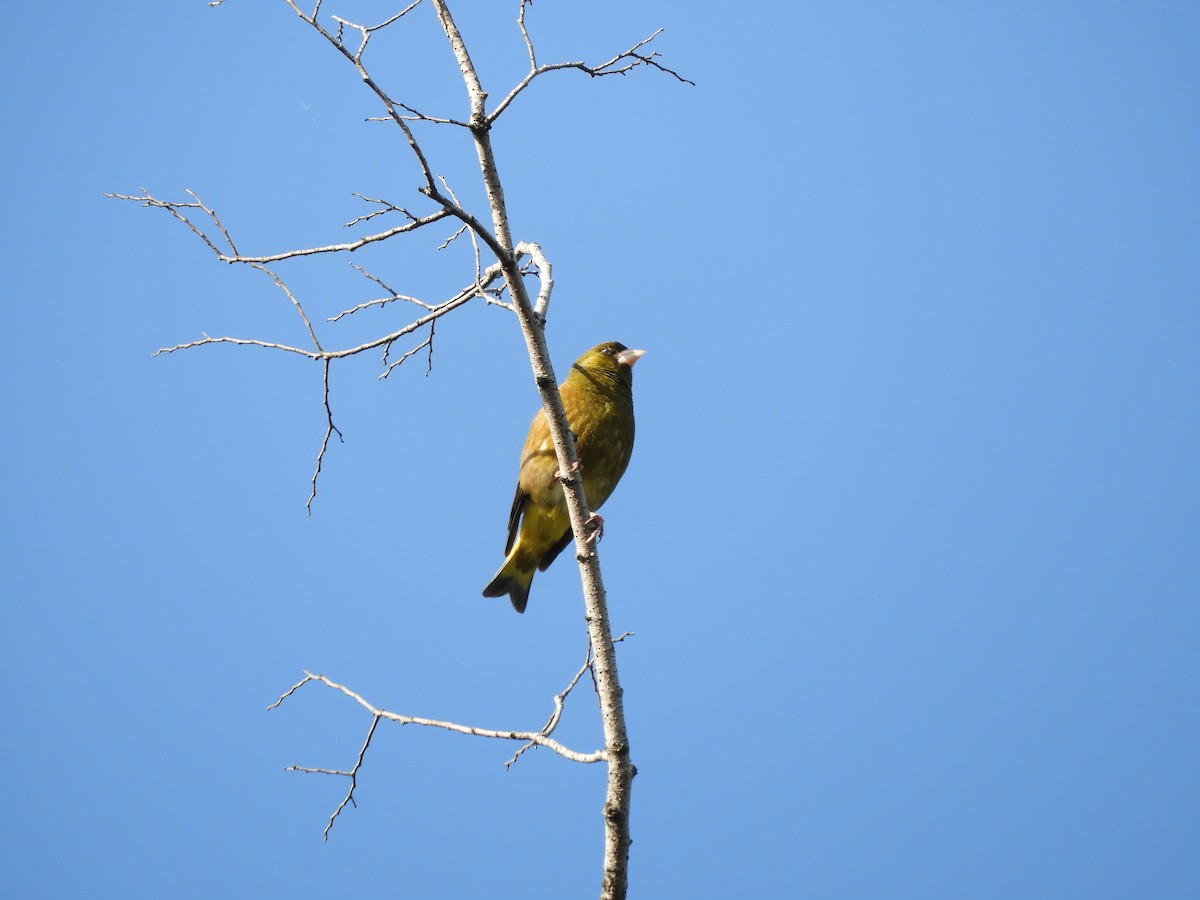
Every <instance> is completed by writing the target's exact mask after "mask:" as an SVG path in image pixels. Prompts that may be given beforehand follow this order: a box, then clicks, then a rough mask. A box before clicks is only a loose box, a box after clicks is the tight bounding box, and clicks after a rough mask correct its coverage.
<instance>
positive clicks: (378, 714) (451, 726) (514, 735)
mask: <svg viewBox="0 0 1200 900" xmlns="http://www.w3.org/2000/svg"><path fill="white" fill-rule="evenodd" d="M590 661H591V651H590V649H589V652H588V662H587V663H585V664H584V667H583V668H582V669H580V670H579V672H578V673H577V674H576V675H575V678H574V679H572V681H571V684H570V685H569V686H568V687H567V689H566V691H564V692H563V693H562V694H561V695H559V697H558V698H555V700H556V709H558V708H559V707H561V700H560V698H565V696H566V694H568V693H569V692H570V690H571V688H573V687H574V686H575V684H576V683H577V682H578V681H579V679H580V677H582V675H583V673H584V672H585V671H586V670H587V668H588V665H590ZM309 682H319V683H321V684H323V685H325V686H326V687H328V688H331V689H333V690H335V691H340V692H341V693H342V694H344V695H345V696H347V697H349V698H350V699H351V700H353V701H354V702H355V703H357V704H358V705H359V706H361V707H362V708H363V709H365V710H366V711H367V712H369V713H370V714H371V725H370V727H369V728H368V729H367V736H366V738H365V739H364V740H363V743H362V747H361V748H360V749H359V751H358V756H357V757H356V759H355V761H354V765H353V766H352V767H351V768H350V769H324V768H316V767H311V766H297V765H291V766H287V767H286V768H285V769H284V771H285V772H305V773H309V774H315V775H339V776H342V777H344V778H349V779H350V788H349V790H347V792H346V796H345V797H344V798H343V799H342V801H341V803H339V804H338V806H337V808H336V809H335V810H334V811H333V814H332V815H331V816H330V817H329V823H328V824H327V825H326V826H325V832H324V835H325V839H326V840H328V839H329V832H330V829H332V828H333V823H334V821H335V820H336V819H337V817H338V816H339V815H341V813H342V810H344V809H345V808H346V806H347V805H348V804H353V803H354V791H355V789H356V788H357V787H358V773H359V771H361V769H362V765H363V762H364V760H365V759H366V755H367V750H368V749H369V748H370V746H371V740H372V738H374V736H375V729H376V728H377V727H378V725H379V722H380V720H382V719H387V720H389V721H392V722H397V723H399V724H400V725H421V726H424V727H426V728H437V729H441V730H443V731H452V732H455V733H457V734H469V735H473V736H474V737H482V738H491V739H493V740H501V741H521V742H522V743H524V744H525V745H526V746H525V747H522V748H521V750H520V751H518V753H517V755H518V756H519V755H520V753H521V752H523V751H524V750H525V749H527V748H528V747H530V746H538V747H545V748H546V749H547V750H552V751H553V752H554V753H557V754H558V755H559V756H561V757H563V758H564V759H569V760H571V761H572V762H577V763H598V762H605V761H606V760H607V759H608V753H607V751H605V750H594V751H592V752H591V753H582V752H580V751H578V750H572V749H571V748H570V747H567V746H566V745H565V744H562V743H560V742H559V741H556V740H554V739H553V738H552V737H550V736H549V733H548V730H547V729H549V731H552V730H553V727H551V725H550V723H547V728H544V729H543V730H542V731H515V730H504V729H495V728H479V727H477V726H474V725H461V724H459V723H457V722H445V721H441V720H439V719H427V718H424V717H422V716H408V715H403V714H402V713H395V712H391V711H389V710H386V709H382V708H380V707H376V706H374V705H372V704H371V703H369V702H367V700H365V699H364V698H363V696H362V695H361V694H359V693H357V692H356V691H352V690H351V689H350V688H348V687H346V686H345V685H344V684H338V683H337V682H336V681H333V680H332V679H330V678H327V677H325V676H324V675H317V674H313V673H312V672H309V671H305V673H304V677H303V678H302V679H300V680H299V681H298V682H296V683H295V684H294V685H292V686H291V687H290V688H288V689H287V690H286V691H284V692H283V694H281V695H280V697H279V699H278V700H276V701H275V702H274V703H272V704H271V705H270V706H268V707H267V709H268V710H272V709H276V708H277V707H279V706H281V705H282V704H283V702H284V701H285V700H287V699H288V698H289V697H291V696H292V695H293V694H294V693H296V691H298V690H299V689H300V688H302V687H304V685H306V684H308V683H309ZM551 720H552V722H553V724H555V725H556V724H557V722H558V719H557V716H552V717H551ZM515 759H516V757H515V756H514V757H513V759H511V760H509V761H508V762H507V763H505V768H508V767H509V766H510V765H512V763H513V762H514V761H515Z"/></svg>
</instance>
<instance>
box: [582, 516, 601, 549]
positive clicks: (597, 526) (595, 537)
mask: <svg viewBox="0 0 1200 900" xmlns="http://www.w3.org/2000/svg"><path fill="white" fill-rule="evenodd" d="M583 524H584V525H586V526H587V527H588V528H590V529H591V533H590V534H589V535H588V538H587V542H588V543H589V544H590V543H593V542H595V543H597V544H598V543H600V538H602V537H604V517H603V516H601V515H600V513H592V514H591V516H589V517H588V520H587V521H586V522H584V523H583Z"/></svg>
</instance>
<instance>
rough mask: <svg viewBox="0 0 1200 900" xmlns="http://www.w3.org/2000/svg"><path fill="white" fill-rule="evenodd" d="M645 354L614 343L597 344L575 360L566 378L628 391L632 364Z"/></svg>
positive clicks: (631, 376)
mask: <svg viewBox="0 0 1200 900" xmlns="http://www.w3.org/2000/svg"><path fill="white" fill-rule="evenodd" d="M645 353H646V351H645V350H630V349H629V348H628V347H626V346H625V345H624V344H619V343H617V342H616V341H609V342H608V343H607V344H598V345H597V346H595V347H593V348H592V349H591V350H589V351H588V352H587V353H585V354H583V356H581V357H579V359H577V360H575V364H574V365H573V366H571V374H570V375H568V376H567V377H568V378H576V377H584V378H587V380H588V381H591V382H592V383H593V384H597V385H600V384H616V385H622V386H624V387H625V388H626V389H629V388H630V387H631V386H632V385H633V367H634V364H636V363H637V361H638V360H639V359H641V358H642V356H644V355H645Z"/></svg>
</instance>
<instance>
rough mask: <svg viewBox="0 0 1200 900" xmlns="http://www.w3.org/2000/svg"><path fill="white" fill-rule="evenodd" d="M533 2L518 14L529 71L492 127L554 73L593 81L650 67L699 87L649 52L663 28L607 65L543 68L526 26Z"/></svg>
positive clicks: (501, 104) (499, 109) (526, 1)
mask: <svg viewBox="0 0 1200 900" xmlns="http://www.w3.org/2000/svg"><path fill="white" fill-rule="evenodd" d="M530 3H531V0H522V2H521V10H520V12H519V13H518V14H517V27H518V28H520V30H521V38H522V40H524V42H525V50H526V53H528V55H529V71H528V72H526V73H525V77H524V78H522V79H521V80H520V81H519V82H517V84H516V85H515V86H514V87H513V89H512V90H511V91H509V92H508V95H507V96H506V97H505V98H504V99H503V100H501V101H500V102H499V103H498V104H497V105H496V108H495V109H493V110H492V111H491V113H490V114H489V115H488V117H487V123H488V124H489V125H491V124H492V123H494V122H495V121H496V120H497V119H498V118H500V115H501V113H503V112H504V110H506V109H508V107H509V105H510V104H511V103H512V102H513V101H514V100H516V99H517V97H518V96H519V95H520V94H521V92H522V91H524V90H525V89H526V88H527V87H529V85H531V84H533V82H534V80H535V79H537V78H539V77H541V76H542V75H546V74H548V73H550V72H560V71H562V70H564V69H576V70H578V71H580V72H583V73H585V74H587V75H589V76H591V77H592V78H602V77H603V76H605V75H625V74H627V73H629V72H631V71H633V70H634V69H636V68H637V67H638V66H647V67H649V68H651V69H657V70H658V71H660V72H662V73H664V74H666V75H670V76H671V77H672V78H674V79H675V80H676V81H679V82H680V83H682V84H690V85H691V86H692V87H695V86H696V82H694V81H692V80H690V79H688V78H684V77H683V76H682V75H680V74H679V73H678V72H676V71H675V70H674V69H670V68H668V67H667V66H664V65H663V64H662V63H661V62H659V59H660V58H661V56H662V54H660V53H659V52H658V51H657V50H655V51H650V52H646V50H645V48H646V47H648V46H649V44H650V43H652V42H653V41H654V39H655V38H657V37H658V36H659V35H660V34H662V33H663V29H661V28H660V29H658V30H657V31H656V32H654V33H653V34H652V35H650V36H649V37H647V38H643V39H642V40H640V41H638V42H637V43H636V44H634V45H633V46H632V47H630V48H629V49H628V50H623V51H621V52H620V53H618V54H617V55H616V56H613V57H612V58H611V59H607V60H605V61H604V62H602V63H599V64H596V65H589V64H588V63H585V62H582V61H575V62H558V63H544V64H542V65H538V61H537V51H536V50H535V49H534V46H533V38H531V37H530V36H529V29H528V28H527V27H526V25H525V7H526V6H527V5H530Z"/></svg>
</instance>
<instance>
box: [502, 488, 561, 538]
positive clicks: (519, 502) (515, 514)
mask: <svg viewBox="0 0 1200 900" xmlns="http://www.w3.org/2000/svg"><path fill="white" fill-rule="evenodd" d="M528 500H529V495H528V494H527V493H525V492H524V491H523V490H521V486H520V485H517V495H516V496H515V497H513V505H512V510H510V511H509V514H508V543H507V544H505V545H504V555H505V556H508V554H509V552H510V551H511V550H512V548H513V544H515V543H516V542H517V530H518V529H519V527H520V525H521V514H522V513H524V512H525V504H526V502H528ZM559 549H562V548H559Z"/></svg>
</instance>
